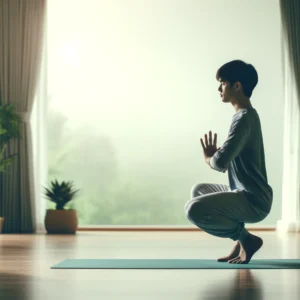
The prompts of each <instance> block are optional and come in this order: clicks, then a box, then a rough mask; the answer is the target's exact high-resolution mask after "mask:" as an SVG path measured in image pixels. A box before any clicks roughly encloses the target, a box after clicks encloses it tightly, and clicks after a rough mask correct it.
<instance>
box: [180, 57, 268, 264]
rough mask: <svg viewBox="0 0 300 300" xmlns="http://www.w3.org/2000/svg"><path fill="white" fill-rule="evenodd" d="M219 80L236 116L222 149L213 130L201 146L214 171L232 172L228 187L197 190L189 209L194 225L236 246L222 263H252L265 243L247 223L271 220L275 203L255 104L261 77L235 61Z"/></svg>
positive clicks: (196, 187)
mask: <svg viewBox="0 0 300 300" xmlns="http://www.w3.org/2000/svg"><path fill="white" fill-rule="evenodd" d="M216 79H217V80H218V81H219V82H220V85H219V88H218V91H219V92H220V96H221V98H222V101H223V103H231V104H232V106H233V108H234V109H235V113H234V115H233V118H232V122H231V126H230V130H229V134H228V137H227V139H226V141H225V142H224V144H223V145H222V147H219V148H218V147H217V134H214V137H213V136H212V132H211V131H209V133H208V136H207V134H205V135H204V141H203V139H202V138H201V139H200V141H201V145H202V149H203V153H204V158H205V161H206V163H207V164H208V165H209V166H210V167H211V168H212V169H213V170H216V171H219V172H223V173H225V172H226V171H228V179H229V185H224V184H209V183H202V184H196V185H194V186H193V187H192V190H191V199H190V200H189V201H188V202H187V203H186V204H185V208H184V210H185V214H186V216H187V218H188V219H189V221H190V222H192V223H193V224H194V225H196V226H197V227H199V228H200V229H202V230H203V231H205V232H207V233H209V234H211V235H214V236H217V237H221V238H230V239H232V240H233V241H236V243H235V245H234V247H233V249H232V251H231V252H230V253H229V255H227V256H224V257H221V258H219V259H218V261H219V262H228V263H234V264H248V263H249V261H250V260H251V258H252V256H253V255H254V253H255V252H257V251H258V250H259V249H260V248H261V246H262V245H263V240H262V239H261V238H260V237H258V236H256V235H253V234H251V233H249V232H248V230H247V229H246V228H245V223H257V222H260V221H262V220H263V219H264V218H266V216H267V215H268V214H269V213H270V210H271V207H272V201H273V190H272V188H271V186H270V185H269V184H268V179H267V172H266V166H265V153H264V143H263V136H262V130H261V123H260V118H259V115H258V113H257V111H256V109H255V108H253V106H252V104H251V102H250V97H251V95H252V92H253V89H254V88H255V86H256V85H257V83H258V74H257V71H256V70H255V68H254V67H253V65H251V64H247V63H245V62H244V61H241V60H233V61H230V62H228V63H226V64H224V65H223V66H222V67H221V68H219V69H218V71H217V74H216Z"/></svg>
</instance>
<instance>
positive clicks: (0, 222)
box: [0, 217, 4, 233]
mask: <svg viewBox="0 0 300 300" xmlns="http://www.w3.org/2000/svg"><path fill="white" fill-rule="evenodd" d="M3 223H4V217H0V233H2V231H3Z"/></svg>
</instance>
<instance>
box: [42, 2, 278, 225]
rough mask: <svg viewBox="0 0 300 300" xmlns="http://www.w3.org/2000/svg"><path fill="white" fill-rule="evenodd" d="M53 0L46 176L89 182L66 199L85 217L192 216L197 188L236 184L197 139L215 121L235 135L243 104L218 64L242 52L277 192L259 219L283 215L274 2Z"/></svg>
mask: <svg viewBox="0 0 300 300" xmlns="http://www.w3.org/2000/svg"><path fill="white" fill-rule="evenodd" d="M48 3H49V4H48V5H49V8H48V32H47V37H48V41H47V52H48V55H47V65H48V68H47V69H48V74H47V78H48V83H47V84H48V92H49V94H48V99H47V101H48V150H49V151H48V154H49V155H48V159H49V171H48V180H49V181H51V180H53V179H58V180H65V181H73V182H74V183H75V187H76V188H78V189H80V194H79V196H78V197H77V198H76V199H75V200H74V201H73V202H72V203H71V204H70V205H68V206H67V208H68V207H70V208H71V207H73V208H76V209H77V211H78V216H79V225H80V226H83V225H189V224H190V222H188V221H187V220H186V217H185V215H184V210H183V208H184V204H185V203H186V201H188V200H189V199H190V189H191V187H192V186H193V185H194V184H195V183H199V182H211V183H223V184H228V179H227V176H228V175H227V173H226V174H223V173H219V172H216V171H213V170H211V169H210V168H209V166H208V165H207V164H205V162H204V158H203V154H202V148H201V145H200V141H199V139H200V137H201V136H203V135H204V134H205V133H207V132H208V131H209V130H212V131H213V132H216V133H218V137H219V138H218V140H219V146H221V144H222V143H223V142H224V141H225V139H226V137H227V134H228V130H229V125H230V122H231V118H232V115H233V114H234V109H233V107H232V106H231V105H230V104H223V103H222V102H221V100H220V96H219V93H218V91H217V89H218V82H217V81H216V79H215V73H216V71H217V69H218V68H219V67H220V66H221V65H222V64H224V63H225V62H228V61H230V60H233V59H242V60H245V61H246V62H250V63H252V64H253V65H254V66H255V67H256V69H257V71H258V74H259V83H258V86H257V88H256V89H255V91H254V93H253V96H252V102H253V106H254V107H255V108H256V109H257V110H258V112H259V114H260V117H261V121H262V127H263V134H264V142H265V152H266V161H267V170H268V175H269V181H270V184H271V185H272V187H273V189H274V194H275V196H274V206H273V211H272V214H271V215H270V216H269V217H268V218H267V219H266V220H264V221H263V222H262V223H264V224H275V221H276V220H277V219H279V218H280V209H281V208H280V199H281V173H282V172H281V171H282V165H281V159H282V146H281V144H280V143H279V146H278V141H281V140H282V134H283V133H282V124H283V120H282V109H283V101H282V86H281V82H282V71H281V51H280V49H281V48H280V18H279V7H278V3H276V1H275V2H274V1H273V0H269V1H258V0H257V1H246V0H245V1H240V0H232V1H229V2H228V1H223V0H214V1H204V0H203V1H192V0H180V1H171V0H163V1H160V0H159V1H155V0H128V1H124V0H76V1H75V0H51V1H49V2H48ZM258 4H259V5H258ZM266 12H268V13H267V14H266ZM266 37H267V38H266ZM266 53H267V54H268V55H266ZM270 105H272V115H271V114H270V108H269V107H270ZM275 132H276V135H275ZM275 145H276V152H275V151H273V150H274V147H275ZM276 200H277V201H276ZM47 207H48V208H53V207H54V205H53V204H52V203H51V202H49V201H48V203H47Z"/></svg>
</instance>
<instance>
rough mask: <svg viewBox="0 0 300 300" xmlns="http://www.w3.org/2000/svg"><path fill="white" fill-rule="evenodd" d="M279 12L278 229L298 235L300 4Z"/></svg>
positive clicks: (295, 0)
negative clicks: (280, 160)
mask: <svg viewBox="0 0 300 300" xmlns="http://www.w3.org/2000/svg"><path fill="white" fill-rule="evenodd" d="M280 9H281V18H282V19H281V20H282V43H283V44H282V45H283V51H282V52H283V66H284V70H283V73H284V90H285V95H284V102H285V112H284V141H283V143H284V158H283V187H282V218H281V220H279V221H278V223H277V229H278V231H279V232H287V231H288V232H289V231H291V232H292V231H300V197H299V196H300V181H299V180H300V147H299V146H300V2H299V0H289V1H285V0H280ZM274 138H276V135H275V136H274ZM278 142H280V141H278Z"/></svg>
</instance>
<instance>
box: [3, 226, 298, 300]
mask: <svg viewBox="0 0 300 300" xmlns="http://www.w3.org/2000/svg"><path fill="white" fill-rule="evenodd" d="M253 233H254V234H257V235H259V236H260V237H262V238H263V239H264V246H263V247H262V248H261V250H260V251H259V252H258V253H257V254H256V255H255V256H254V258H262V259H263V258H300V236H299V234H290V235H284V236H279V235H278V234H276V232H253ZM0 243H1V247H0V251H1V252H0V264H1V265H0V267H1V279H0V299H1V300H6V299H15V300H17V299H22V300H26V299H30V300H36V299H38V300H46V299H51V300H59V299H64V300H66V299H67V300H68V299H70V300H71V299H72V300H75V299H89V300H92V299H97V300H99V299H105V300H108V299H122V300H123V299H131V300H132V299H138V300H143V299H163V300H167V299H172V300H176V299H181V300H183V299H188V300H200V299H209V300H215V299H222V300H227V299H228V300H233V299H248V300H250V299H251V300H252V299H253V300H254V299H255V300H262V299H268V300H269V299H271V300H276V299H289V300H294V299H295V300H296V299H297V300H299V299H300V270H53V269H50V267H51V266H52V265H54V264H57V263H58V262H60V261H62V260H64V259H66V258H201V259H214V258H217V257H219V256H223V255H224V254H228V252H229V250H230V249H231V247H232V246H233V242H232V241H230V240H228V239H219V238H216V237H213V236H210V235H208V234H206V233H204V232H202V231H199V232H77V234H76V235H47V234H35V235H30V234H25V235H15V234H2V235H0Z"/></svg>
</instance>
